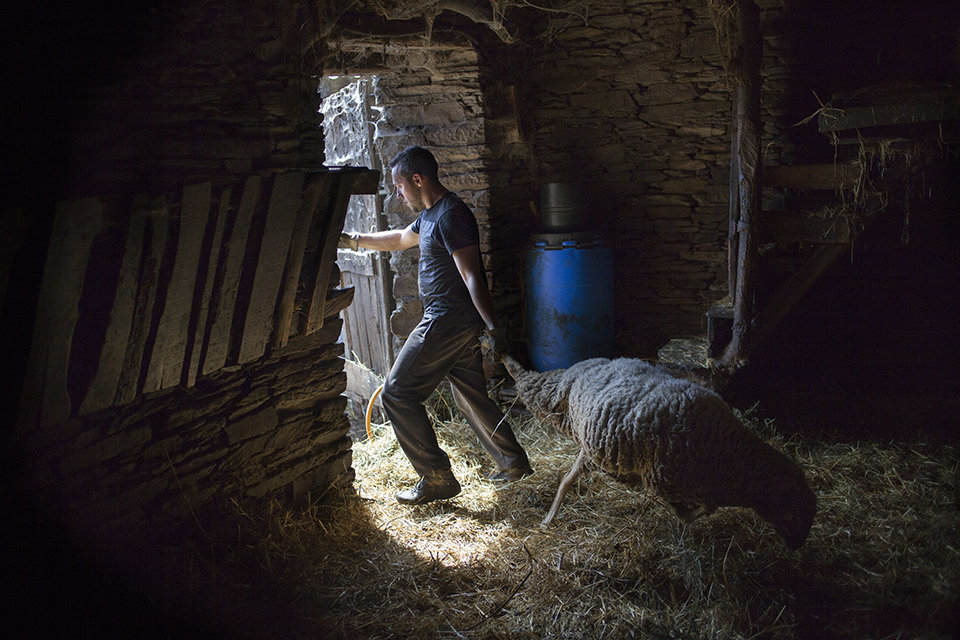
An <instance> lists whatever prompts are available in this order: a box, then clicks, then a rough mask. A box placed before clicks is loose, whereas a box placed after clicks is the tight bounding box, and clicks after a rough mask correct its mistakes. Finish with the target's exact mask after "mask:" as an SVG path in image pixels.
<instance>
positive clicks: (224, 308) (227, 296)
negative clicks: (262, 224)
mask: <svg viewBox="0 0 960 640" xmlns="http://www.w3.org/2000/svg"><path fill="white" fill-rule="evenodd" d="M262 182H263V180H262V177H261V176H258V175H252V176H250V177H248V178H247V180H246V183H245V184H244V187H243V193H242V195H241V197H240V205H239V208H238V209H237V215H236V217H235V218H234V221H233V226H232V228H231V229H230V230H229V232H228V233H227V234H226V235H225V244H224V248H223V254H224V257H223V259H222V262H221V264H220V266H219V267H218V273H217V283H216V285H215V287H214V293H213V296H214V300H213V301H211V308H212V309H213V312H214V315H213V322H212V323H211V327H210V333H209V336H208V338H207V343H206V349H205V354H204V358H203V365H202V371H203V373H204V374H207V373H212V372H213V371H217V370H219V369H222V368H223V366H224V365H225V364H226V362H227V358H228V357H229V355H230V346H231V344H232V342H231V341H232V332H233V325H234V317H235V315H236V306H237V292H238V290H239V287H240V274H241V272H242V270H243V262H244V256H245V253H246V248H247V240H248V238H249V235H250V226H251V224H252V221H253V214H254V212H255V211H256V209H257V207H258V205H259V202H260V197H261V192H262Z"/></svg>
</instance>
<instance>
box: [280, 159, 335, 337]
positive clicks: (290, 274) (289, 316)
mask: <svg viewBox="0 0 960 640" xmlns="http://www.w3.org/2000/svg"><path fill="white" fill-rule="evenodd" d="M306 182H307V186H306V187H305V189H304V196H303V202H302V203H301V204H300V209H299V211H297V219H296V222H295V224H294V228H293V241H292V242H291V245H290V251H289V253H288V254H287V265H286V267H285V269H284V276H283V290H282V291H281V293H280V306H279V310H278V317H277V325H276V328H275V330H274V336H273V348H275V349H277V348H280V347H283V346H285V345H286V344H287V340H288V339H289V337H290V325H291V323H292V321H293V310H294V308H295V306H296V298H297V288H298V287H299V284H300V272H301V270H302V268H303V256H304V253H305V251H306V248H307V237H308V236H309V234H310V225H311V224H313V215H314V212H316V210H317V205H318V204H319V203H320V202H327V201H328V200H329V199H330V190H331V187H332V183H333V179H332V178H331V176H330V174H329V173H328V172H323V173H315V174H312V175H310V176H309V177H308V178H307V180H306Z"/></svg>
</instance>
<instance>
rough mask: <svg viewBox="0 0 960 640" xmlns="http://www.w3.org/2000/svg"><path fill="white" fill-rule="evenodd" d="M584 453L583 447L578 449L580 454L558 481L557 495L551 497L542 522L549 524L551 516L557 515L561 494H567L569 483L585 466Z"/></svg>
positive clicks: (561, 499) (551, 519)
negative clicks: (547, 510) (548, 509)
mask: <svg viewBox="0 0 960 640" xmlns="http://www.w3.org/2000/svg"><path fill="white" fill-rule="evenodd" d="M586 458H587V456H586V454H585V453H584V450H583V449H580V454H579V455H578V456H577V461H576V462H574V463H573V467H571V469H570V472H569V473H567V475H566V476H564V478H563V480H562V481H561V482H560V488H558V489H557V496H556V497H555V498H554V499H553V504H552V505H550V511H549V512H547V517H545V518H544V519H543V522H542V524H545V525H546V524H550V523H551V522H552V521H553V517H554V516H555V515H557V511H558V510H559V509H560V503H561V502H562V501H563V496H565V495H567V491H569V490H570V485H571V484H573V481H574V480H576V479H577V477H578V476H579V475H580V474H581V473H583V469H584V467H585V466H586Z"/></svg>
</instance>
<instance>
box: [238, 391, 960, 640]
mask: <svg viewBox="0 0 960 640" xmlns="http://www.w3.org/2000/svg"><path fill="white" fill-rule="evenodd" d="M440 398H441V399H440V400H438V402H439V404H435V408H434V414H435V415H446V414H447V413H448V411H449V410H448V408H447V407H446V405H445V404H444V402H443V400H442V396H440ZM512 417H513V420H512V422H513V424H514V428H515V430H516V431H517V432H518V435H519V437H520V439H521V441H522V442H523V443H524V445H525V446H526V447H527V449H528V452H529V455H530V457H531V460H532V463H533V466H534V468H535V469H536V473H535V475H534V476H532V477H529V478H525V479H524V480H521V481H519V482H516V483H514V484H511V485H507V486H506V487H504V488H502V489H500V490H497V489H495V488H494V487H492V486H491V485H489V484H488V483H486V482H485V481H484V480H483V476H484V474H485V473H486V472H487V471H489V470H490V463H489V461H488V460H487V458H486V456H485V454H483V452H482V450H481V449H480V447H479V445H478V444H477V443H476V442H475V438H474V436H473V435H472V432H471V431H470V429H469V427H467V425H465V424H464V423H463V422H462V420H460V419H459V418H456V417H449V416H448V417H447V418H446V419H445V420H444V422H443V423H442V424H441V425H440V426H439V428H438V433H439V437H440V440H441V443H442V445H443V446H444V448H445V449H446V450H447V451H448V453H450V455H451V459H452V461H453V469H454V472H455V473H456V475H457V477H458V478H459V479H460V481H461V483H462V485H463V493H462V494H461V495H460V496H458V497H456V498H454V499H452V500H449V501H445V502H440V503H434V504H429V505H425V506H421V507H413V508H411V507H406V506H401V505H398V504H397V503H396V501H395V499H394V494H395V493H396V491H397V490H398V489H400V488H401V487H404V486H406V485H408V484H409V483H412V482H415V481H416V477H415V474H414V472H413V470H412V469H411V467H410V465H409V463H408V462H407V461H406V459H405V458H404V457H403V454H402V453H401V452H400V451H399V449H398V447H397V445H396V441H395V439H394V438H393V435H392V433H391V431H390V429H389V426H388V425H375V426H374V429H373V432H374V437H373V438H372V439H370V440H365V441H363V442H358V443H356V445H355V453H354V468H355V469H356V472H357V481H356V488H357V493H356V495H355V496H346V497H344V499H343V500H342V501H333V502H332V503H329V504H325V505H323V506H321V505H314V506H312V507H311V508H309V509H307V510H304V511H291V510H287V509H281V508H280V507H279V506H276V505H275V506H274V508H273V509H272V511H271V512H270V513H268V514H264V515H260V516H254V515H252V514H250V513H246V514H245V515H244V518H243V521H242V524H241V528H242V530H243V532H242V536H243V538H244V539H245V540H246V541H247V542H246V544H245V545H244V548H243V556H245V559H243V558H240V559H235V562H236V561H241V562H249V561H250V559H256V561H257V563H258V566H260V567H261V568H262V567H264V566H266V565H269V567H270V575H271V576H272V578H271V579H272V580H273V581H274V582H275V583H276V584H278V585H282V588H283V590H284V591H285V592H291V593H293V594H295V602H294V603H293V604H292V606H291V608H292V609H293V610H295V612H296V614H295V615H296V616H298V620H299V621H300V624H301V628H308V629H312V630H314V631H315V632H316V633H317V635H318V636H319V637H323V638H327V637H330V638H348V637H349V638H397V637H403V638H508V637H509V638H573V637H576V638H623V637H651V638H748V637H749V638H812V637H817V638H831V637H832V638H851V637H903V638H907V637H915V638H916V637H923V638H949V637H953V634H954V632H955V631H956V630H957V618H956V614H955V613H954V611H955V609H956V607H955V605H956V604H957V596H958V593H957V588H958V584H960V582H958V578H960V575H958V574H960V557H958V556H960V550H958V547H957V545H956V540H957V539H958V536H957V534H958V511H957V508H958V484H957V477H958V469H960V456H958V453H957V450H956V447H954V446H952V445H949V446H947V445H937V444H933V443H925V442H918V443H912V444H897V443H871V442H837V441H834V440H832V439H831V438H829V437H822V438H817V439H813V438H804V439H801V438H799V437H796V436H794V437H792V438H791V439H789V440H784V439H783V438H782V437H781V436H780V435H779V434H778V433H777V431H776V429H775V425H773V424H772V423H769V422H763V421H760V420H759V419H757V418H756V417H755V416H746V419H747V421H748V424H750V425H752V426H753V427H754V428H755V429H757V430H758V431H759V432H760V433H761V435H762V436H763V437H764V438H766V439H767V440H771V441H774V443H775V444H776V445H777V446H779V447H780V448H782V449H784V450H786V451H787V452H788V453H790V454H791V455H793V456H795V457H796V458H797V459H798V460H799V461H800V462H801V464H802V465H803V466H804V468H805V469H806V471H807V473H808V475H809V478H810V480H811V484H812V486H813V487H814V489H815V491H816V493H817V495H818V500H819V513H818V516H817V519H816V521H815V523H814V526H813V530H812V531H811V535H810V538H809V540H808V541H807V543H806V545H805V546H804V547H802V548H801V549H800V550H798V551H797V552H793V553H791V552H787V551H785V550H784V548H783V546H782V545H781V544H780V541H779V539H778V538H777V537H776V534H775V533H774V532H773V531H772V529H770V528H769V526H767V525H766V523H764V522H763V521H762V520H760V519H759V518H758V517H756V516H755V515H754V514H753V513H752V512H750V511H747V510H741V509H729V508H728V509H721V510H720V511H718V512H717V513H715V514H714V515H712V516H708V517H705V518H702V519H700V520H698V521H696V522H695V523H693V524H691V525H684V524H683V523H682V522H680V521H679V520H678V519H677V518H676V517H675V516H674V515H673V513H672V512H671V511H670V510H669V508H667V507H665V506H664V505H662V504H660V503H659V502H658V501H657V500H656V499H655V498H654V497H653V496H652V495H650V494H647V493H644V492H640V491H636V490H633V489H629V488H627V487H624V486H622V485H619V484H617V483H615V482H613V481H612V480H610V479H609V478H607V477H605V476H603V475H601V474H599V473H592V474H588V475H586V476H584V477H582V478H581V479H580V480H579V481H578V483H577V484H576V485H575V487H574V488H573V489H572V490H571V493H570V494H568V496H567V499H566V500H565V501H564V505H563V507H562V508H561V511H560V513H559V515H558V518H557V520H556V521H555V523H554V525H553V526H551V527H546V528H544V527H541V526H540V525H539V522H540V520H541V518H542V517H543V515H544V513H545V512H546V510H547V509H548V507H549V504H550V502H551V500H552V498H553V494H554V492H555V490H556V487H557V484H558V482H559V480H560V478H561V477H562V476H563V475H564V474H565V473H566V471H567V470H568V468H569V466H570V464H571V463H572V461H573V459H574V457H575V454H576V450H575V446H574V444H573V443H572V441H570V440H569V439H567V438H565V437H563V436H560V435H558V434H556V433H553V432H548V431H546V430H544V428H543V427H541V425H540V424H538V423H537V422H536V421H535V420H533V419H531V418H529V417H528V416H527V417H524V416H523V414H521V413H518V412H517V410H516V408H515V409H514V411H513V412H512ZM238 535H239V534H238ZM282 631H283V629H282V628H279V627H278V629H277V634H278V635H277V637H281V636H282V635H283V633H282Z"/></svg>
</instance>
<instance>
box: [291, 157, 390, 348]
mask: <svg viewBox="0 0 960 640" xmlns="http://www.w3.org/2000/svg"><path fill="white" fill-rule="evenodd" d="M338 177H339V180H338V181H337V182H336V183H335V185H336V190H335V191H334V196H333V199H332V202H331V205H330V207H329V209H328V210H327V213H328V215H327V219H326V221H325V222H326V223H325V225H324V232H323V239H322V240H321V241H320V242H321V249H320V253H319V258H318V259H317V271H316V274H314V276H313V287H312V294H311V296H310V305H309V309H308V311H307V315H306V318H305V321H304V327H303V334H304V335H309V334H311V333H313V332H314V331H316V330H317V329H320V328H321V327H323V319H324V317H325V313H324V310H323V307H324V305H325V304H326V299H327V289H328V288H329V286H330V267H331V265H332V264H333V262H334V260H336V258H337V243H338V242H339V240H340V233H341V232H342V231H343V222H344V220H345V219H346V215H347V205H348V204H349V202H350V196H351V195H353V194H354V193H358V194H360V193H376V191H377V187H378V186H379V180H380V174H379V172H377V171H371V170H369V169H346V170H343V171H341V172H340V173H339V174H338Z"/></svg>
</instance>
